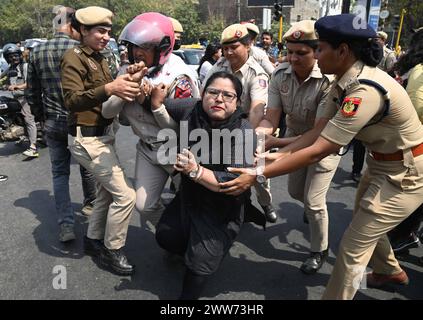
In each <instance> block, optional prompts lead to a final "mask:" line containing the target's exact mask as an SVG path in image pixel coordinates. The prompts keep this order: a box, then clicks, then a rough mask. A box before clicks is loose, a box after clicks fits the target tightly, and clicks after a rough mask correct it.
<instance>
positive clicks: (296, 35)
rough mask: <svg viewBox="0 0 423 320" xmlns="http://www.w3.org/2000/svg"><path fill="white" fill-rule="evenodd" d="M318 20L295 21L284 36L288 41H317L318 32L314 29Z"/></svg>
mask: <svg viewBox="0 0 423 320" xmlns="http://www.w3.org/2000/svg"><path fill="white" fill-rule="evenodd" d="M315 23H316V21H313V20H303V21H300V22H297V23H295V24H294V25H293V26H292V27H291V28H290V29H289V30H288V31H287V32H286V33H285V34H284V36H283V37H282V39H283V40H285V41H286V42H298V43H307V42H310V41H317V40H318V39H317V34H316V32H315V30H314V25H315Z"/></svg>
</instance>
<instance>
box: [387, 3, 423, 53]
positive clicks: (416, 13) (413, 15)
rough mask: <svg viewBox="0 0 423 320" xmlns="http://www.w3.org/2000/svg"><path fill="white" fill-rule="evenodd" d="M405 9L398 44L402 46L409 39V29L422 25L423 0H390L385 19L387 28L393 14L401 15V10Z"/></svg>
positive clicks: (405, 44) (404, 45)
mask: <svg viewBox="0 0 423 320" xmlns="http://www.w3.org/2000/svg"><path fill="white" fill-rule="evenodd" d="M402 9H405V10H406V14H405V17H404V26H403V29H402V32H401V39H400V40H401V41H400V45H401V46H402V47H403V48H404V47H406V46H407V44H408V43H409V41H410V37H411V34H412V33H411V29H413V28H418V27H422V26H423V1H421V0H390V1H389V4H388V10H389V12H390V15H389V17H388V19H386V25H387V28H388V30H389V29H390V28H389V27H390V24H391V22H392V17H393V16H394V15H397V14H398V15H401V10H402Z"/></svg>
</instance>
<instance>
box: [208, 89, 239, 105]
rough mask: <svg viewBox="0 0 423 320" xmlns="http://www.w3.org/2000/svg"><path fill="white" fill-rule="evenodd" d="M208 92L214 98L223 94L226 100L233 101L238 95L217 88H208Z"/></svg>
mask: <svg viewBox="0 0 423 320" xmlns="http://www.w3.org/2000/svg"><path fill="white" fill-rule="evenodd" d="M206 93H207V94H208V95H210V96H211V97H212V98H213V99H217V97H218V96H219V95H220V94H222V98H223V101H224V102H232V101H233V100H234V99H235V98H236V97H237V95H236V93H233V92H229V91H225V90H219V89H215V88H207V89H206Z"/></svg>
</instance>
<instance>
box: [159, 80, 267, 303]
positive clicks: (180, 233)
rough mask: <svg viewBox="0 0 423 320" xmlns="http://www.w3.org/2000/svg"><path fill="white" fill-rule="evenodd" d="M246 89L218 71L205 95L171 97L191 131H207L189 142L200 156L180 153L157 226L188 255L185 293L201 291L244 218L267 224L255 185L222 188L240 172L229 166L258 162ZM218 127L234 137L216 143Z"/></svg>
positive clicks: (172, 247)
mask: <svg viewBox="0 0 423 320" xmlns="http://www.w3.org/2000/svg"><path fill="white" fill-rule="evenodd" d="M241 94H242V84H241V83H240V81H239V80H238V79H237V78H236V77H235V76H233V75H231V74H229V73H226V72H218V73H215V74H214V75H212V76H211V77H210V78H209V80H208V81H207V83H206V85H205V88H204V92H203V96H202V100H200V101H198V100H192V99H186V100H181V101H179V102H178V103H179V104H180V105H179V107H172V106H171V105H170V103H168V102H166V106H167V109H168V112H169V113H170V114H171V116H172V117H173V118H174V119H175V120H176V121H187V125H188V132H192V130H194V129H202V130H203V133H206V135H203V136H206V137H207V139H204V138H202V139H199V140H197V141H190V142H189V143H188V144H189V146H188V147H189V148H191V150H192V151H193V152H194V150H199V152H198V153H197V155H198V158H200V159H201V162H199V161H197V160H196V159H195V157H194V155H193V153H192V152H191V151H188V150H187V149H183V150H182V152H181V153H179V154H178V155H177V159H176V164H175V166H174V167H175V169H176V170H177V171H179V172H181V173H182V181H181V186H180V189H179V192H178V193H177V194H176V197H175V198H174V199H173V201H172V202H171V203H170V205H169V206H168V207H167V208H166V210H165V212H164V213H163V215H162V217H161V219H160V221H159V223H158V225H157V226H156V239H157V242H158V243H159V245H160V246H161V247H162V248H164V249H165V250H167V251H170V252H172V253H175V254H178V255H181V256H183V257H184V261H185V265H186V268H187V270H186V274H185V278H184V284H183V290H182V294H181V296H180V299H198V298H199V297H200V294H201V292H202V289H203V287H204V284H205V282H206V279H207V278H208V276H209V275H211V274H213V273H214V272H215V271H216V270H217V268H218V267H219V265H220V263H221V262H222V260H223V258H224V256H225V255H226V254H227V253H228V251H229V249H230V247H231V245H232V243H233V242H234V240H235V238H236V236H237V235H238V233H239V232H240V229H241V226H242V224H243V222H246V221H251V220H249V219H250V217H252V216H255V217H258V218H259V219H260V220H261V224H262V225H263V224H264V216H263V215H262V214H261V213H260V212H259V211H258V210H257V209H256V208H255V207H253V206H252V204H251V202H250V190H247V191H246V192H244V193H243V194H241V195H239V196H237V197H233V196H227V195H223V194H222V193H219V183H220V182H225V181H230V180H232V179H234V178H236V175H234V174H231V173H229V172H228V171H227V170H226V168H227V167H231V166H235V167H239V168H246V167H253V166H254V151H255V145H256V137H255V133H254V130H253V129H252V127H251V125H250V123H249V122H248V120H247V116H246V115H245V114H244V113H243V112H242V110H241V108H240V107H239V98H240V97H241ZM153 96H154V92H153V95H152V108H158V107H160V106H161V104H162V103H161V102H158V103H155V102H154V100H155V99H154V97H153ZM162 101H163V100H162ZM181 104H184V106H182V105H181ZM219 129H220V130H223V129H226V130H229V131H230V132H231V138H230V139H225V138H223V143H222V140H220V141H218V143H216V141H215V143H213V140H214V139H215V134H213V135H212V130H219ZM215 132H216V131H214V133H215ZM222 136H225V137H227V136H228V133H226V135H225V134H224V133H223V134H222ZM220 139H221V138H220ZM204 140H207V141H204ZM225 143H226V145H225ZM201 147H202V148H201ZM229 147H230V151H228V150H229V149H228V148H229ZM201 151H202V153H201ZM247 215H248V217H247ZM256 221H258V220H256Z"/></svg>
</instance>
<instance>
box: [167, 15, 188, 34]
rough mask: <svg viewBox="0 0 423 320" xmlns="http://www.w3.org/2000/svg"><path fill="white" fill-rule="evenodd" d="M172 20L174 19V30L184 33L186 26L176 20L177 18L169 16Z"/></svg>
mask: <svg viewBox="0 0 423 320" xmlns="http://www.w3.org/2000/svg"><path fill="white" fill-rule="evenodd" d="M169 18H170V21H172V26H173V31H175V32H179V33H183V32H184V28H183V27H182V24H181V23H180V22H179V21H178V20H176V19H175V18H172V17H169Z"/></svg>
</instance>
